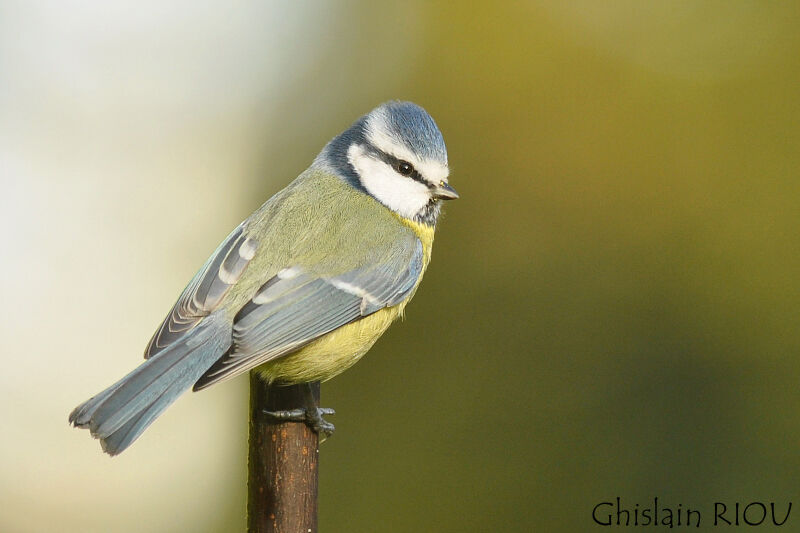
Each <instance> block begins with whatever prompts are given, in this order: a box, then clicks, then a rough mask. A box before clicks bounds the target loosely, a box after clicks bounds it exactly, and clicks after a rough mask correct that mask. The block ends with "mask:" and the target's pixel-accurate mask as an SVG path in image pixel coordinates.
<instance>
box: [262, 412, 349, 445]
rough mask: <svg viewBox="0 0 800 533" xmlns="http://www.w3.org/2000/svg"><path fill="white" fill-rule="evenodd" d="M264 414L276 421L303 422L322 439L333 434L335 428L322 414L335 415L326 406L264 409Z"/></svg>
mask: <svg viewBox="0 0 800 533" xmlns="http://www.w3.org/2000/svg"><path fill="white" fill-rule="evenodd" d="M264 414H265V415H267V416H268V417H270V418H272V419H273V420H276V421H278V422H303V423H305V425H307V426H308V427H310V428H311V429H313V430H314V432H315V433H316V434H317V435H321V436H322V438H323V440H324V439H327V438H328V437H330V436H331V435H333V432H334V430H335V429H336V428H335V427H334V425H333V424H331V423H330V422H328V421H327V420H325V418H323V417H324V415H335V414H336V411H334V410H333V409H330V408H328V407H312V408H310V409H309V408H305V407H303V408H300V409H288V410H285V411H264Z"/></svg>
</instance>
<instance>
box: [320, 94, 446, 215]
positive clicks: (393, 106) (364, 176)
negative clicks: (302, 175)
mask: <svg viewBox="0 0 800 533" xmlns="http://www.w3.org/2000/svg"><path fill="white" fill-rule="evenodd" d="M314 164H315V165H317V166H321V167H324V168H327V169H330V170H333V171H334V172H335V173H336V174H337V175H339V176H340V177H341V178H342V179H344V180H345V181H346V182H347V183H349V184H350V185H351V186H353V187H355V188H357V189H359V190H361V191H362V192H364V193H366V194H369V195H370V196H372V197H373V198H375V199H376V200H377V201H379V202H380V203H381V204H383V205H384V206H386V207H387V208H389V209H391V210H392V211H394V212H395V213H397V214H398V215H400V216H402V217H404V218H407V219H410V220H414V221H416V222H421V223H424V224H428V225H431V226H432V225H434V224H435V223H436V219H437V217H438V216H439V211H440V209H441V206H440V204H441V200H452V199H455V198H458V193H456V191H455V189H453V188H452V187H451V186H450V185H449V183H448V182H447V176H448V174H449V169H448V166H447V148H445V145H444V139H443V138H442V133H441V132H440V131H439V128H438V127H437V126H436V123H435V122H434V121H433V118H431V116H430V115H429V114H428V113H427V112H426V111H425V110H424V109H422V108H421V107H420V106H418V105H416V104H413V103H411V102H387V103H385V104H382V105H380V106H378V107H376V108H375V109H373V110H372V111H370V112H369V113H368V114H366V115H364V116H363V117H361V118H360V119H358V120H357V121H356V122H355V123H354V124H353V125H352V126H351V127H350V128H348V129H347V130H346V131H344V132H343V133H342V134H340V135H339V136H337V137H336V138H334V139H333V140H332V141H331V142H330V143H328V145H327V146H325V148H324V149H323V150H322V152H321V153H320V154H319V156H317V159H316V160H315V162H314Z"/></svg>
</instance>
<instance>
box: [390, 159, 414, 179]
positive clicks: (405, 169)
mask: <svg viewBox="0 0 800 533" xmlns="http://www.w3.org/2000/svg"><path fill="white" fill-rule="evenodd" d="M394 168H395V170H397V172H399V173H400V174H402V175H403V176H410V175H411V174H413V172H414V167H413V166H411V163H409V162H408V161H398V162H397V163H396V164H395V166H394Z"/></svg>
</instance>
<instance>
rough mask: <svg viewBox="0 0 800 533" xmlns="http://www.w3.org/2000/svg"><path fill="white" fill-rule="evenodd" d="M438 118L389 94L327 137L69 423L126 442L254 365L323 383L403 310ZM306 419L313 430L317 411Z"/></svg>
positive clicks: (441, 169) (412, 282)
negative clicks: (181, 402)
mask: <svg viewBox="0 0 800 533" xmlns="http://www.w3.org/2000/svg"><path fill="white" fill-rule="evenodd" d="M448 174H449V170H448V164H447V150H446V148H445V144H444V139H443V138H442V134H441V132H440V131H439V128H438V127H437V126H436V123H435V122H434V121H433V118H431V116H430V115H429V114H428V113H427V112H426V111H425V110H424V109H422V108H421V107H419V106H418V105H416V104H413V103H410V102H388V103H385V104H383V105H381V106H379V107H377V108H375V109H373V110H372V111H371V112H370V113H368V114H367V115H364V116H363V117H361V118H360V119H358V120H357V121H356V122H355V123H354V124H353V125H352V126H350V128H348V129H347V130H346V131H344V132H343V133H341V134H340V135H339V136H337V137H335V138H334V139H333V140H331V141H330V142H329V143H328V144H327V145H326V146H325V147H324V148H323V149H322V151H321V152H320V154H319V155H318V156H317V157H316V158H315V159H314V161H313V163H312V164H311V166H310V167H309V168H308V169H307V170H306V171H305V172H303V173H302V174H300V176H298V177H297V178H296V179H295V180H294V181H293V182H292V183H290V184H289V185H288V186H287V187H286V188H285V189H283V190H282V191H280V192H278V193H277V194H276V195H275V196H273V197H272V198H270V199H269V200H267V202H266V203H264V204H263V205H262V206H261V207H260V208H259V209H258V210H256V211H255V212H254V213H253V214H252V215H250V216H249V217H248V218H247V219H246V220H245V221H244V222H242V223H241V224H240V225H239V227H237V228H236V229H235V230H233V232H232V233H231V234H230V235H228V237H227V238H226V239H225V240H224V241H223V242H222V244H221V245H220V246H219V247H218V248H217V249H216V251H215V252H214V253H213V254H212V255H211V257H210V258H209V259H208V261H206V263H205V264H204V265H203V267H202V268H201V269H200V271H199V272H198V273H197V274H196V275H195V276H194V278H192V280H191V281H190V282H189V284H188V285H187V286H186V288H185V289H184V290H183V293H182V294H181V295H180V297H179V298H178V301H177V302H176V303H175V306H174V307H173V308H172V310H171V311H170V312H169V314H168V315H167V317H166V318H165V319H164V321H163V323H162V324H161V326H160V327H159V328H158V330H157V331H156V332H155V334H154V335H153V338H152V339H151V340H150V343H149V344H148V346H147V348H146V350H145V354H144V355H145V359H146V360H145V362H144V363H142V364H141V365H140V366H139V367H138V368H136V369H135V370H133V371H132V372H131V373H129V374H128V375H127V376H125V377H123V378H122V379H121V380H119V381H118V382H116V383H115V384H113V385H111V386H110V387H109V388H107V389H106V390H104V391H102V392H100V393H99V394H98V395H96V396H94V397H93V398H91V399H89V400H87V401H86V402H84V403H83V404H81V405H79V406H78V407H77V408H75V410H74V411H72V413H71V414H70V416H69V420H70V422H71V423H72V424H73V425H75V426H77V427H80V428H87V429H89V431H90V432H91V434H92V436H94V437H96V438H98V439H100V442H101V444H102V447H103V450H104V451H105V452H106V453H108V454H110V455H116V454H118V453H120V452H122V451H123V450H125V449H126V448H127V447H128V446H130V444H131V443H132V442H133V441H134V440H136V438H137V437H138V436H139V435H141V433H142V432H143V431H144V430H145V429H146V428H147V427H148V426H149V425H150V424H151V423H152V422H153V421H154V420H155V419H156V417H158V416H159V415H160V414H161V413H162V412H163V411H164V410H165V409H166V408H167V407H168V406H169V405H170V404H171V403H172V402H174V401H175V399H176V398H177V397H178V396H179V395H180V394H182V393H183V392H184V391H186V390H187V389H189V388H190V387H193V389H194V390H195V391H197V390H200V389H204V388H206V387H208V386H210V385H213V384H214V383H217V382H220V381H222V380H225V379H228V378H230V377H233V376H236V375H238V374H241V373H243V372H245V371H247V370H253V371H254V372H257V373H258V374H259V375H260V376H261V377H262V378H263V379H265V380H266V381H268V382H269V383H271V384H276V385H288V384H298V383H310V382H315V381H325V380H328V379H330V378H332V377H334V376H336V375H337V374H339V373H340V372H342V371H344V370H346V369H347V368H349V367H350V366H351V365H353V364H354V363H355V362H356V361H358V360H359V359H360V358H361V357H362V356H363V355H364V354H365V353H366V352H367V350H369V349H370V348H371V347H372V345H373V344H374V343H375V341H376V340H378V337H380V336H381V335H382V334H383V332H384V331H386V328H388V327H389V325H390V324H391V323H392V322H393V321H394V320H395V319H396V318H398V317H399V316H401V315H402V314H403V310H404V309H405V306H406V304H408V302H409V300H411V297H412V296H413V295H414V293H415V292H416V290H417V287H418V286H419V282H420V280H421V279H422V275H423V273H424V272H425V269H426V267H427V265H428V262H429V261H430V257H431V246H432V245H433V235H434V230H435V227H436V221H437V218H438V217H439V213H440V210H441V204H442V201H443V200H452V199H455V198H458V194H457V193H456V191H455V190H454V189H453V188H452V187H451V186H450V185H449V183H448V179H447V178H448ZM316 409H317V411H318V412H315V413H306V414H307V416H306V418H305V421H306V422H307V423H309V425H311V426H312V427H313V428H314V429H315V430H317V431H318V432H319V431H324V432H325V433H329V432H330V431H332V429H333V427H332V425H331V424H329V423H327V422H326V421H324V419H322V416H321V413H322V414H324V413H325V410H320V409H319V408H316Z"/></svg>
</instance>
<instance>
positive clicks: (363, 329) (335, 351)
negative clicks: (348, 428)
mask: <svg viewBox="0 0 800 533" xmlns="http://www.w3.org/2000/svg"><path fill="white" fill-rule="evenodd" d="M404 307H405V302H403V303H401V304H399V305H396V306H394V307H387V308H385V309H381V310H380V311H378V312H376V313H373V314H372V315H370V316H368V317H365V318H362V319H361V320H357V321H355V322H351V323H350V324H347V325H346V326H342V327H341V328H339V329H337V330H334V331H332V332H330V333H328V334H327V335H325V336H323V337H320V338H319V339H317V340H315V341H314V342H312V343H310V344H308V345H306V346H304V347H303V348H301V349H300V350H298V351H296V352H294V353H293V354H289V355H287V356H284V357H281V358H278V359H276V360H274V361H270V362H268V363H264V364H263V365H261V366H259V367H257V368H255V370H254V372H257V373H258V374H259V375H260V376H261V377H262V378H263V379H265V380H267V381H268V382H270V383H272V382H279V383H284V384H294V383H304V382H308V381H327V380H329V379H331V378H332V377H334V376H336V375H338V374H340V373H341V372H344V371H345V370H347V369H348V368H350V367H351V366H353V365H354V364H355V363H356V362H357V361H358V360H359V359H361V357H362V356H363V355H364V354H365V353H367V350H369V349H370V348H371V347H372V345H373V344H375V341H377V340H378V338H379V337H380V336H381V335H383V332H384V331H386V328H388V327H389V325H390V324H391V323H392V322H393V321H394V320H395V319H396V318H397V317H399V316H400V315H401V314H402V312H403V308H404Z"/></svg>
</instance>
